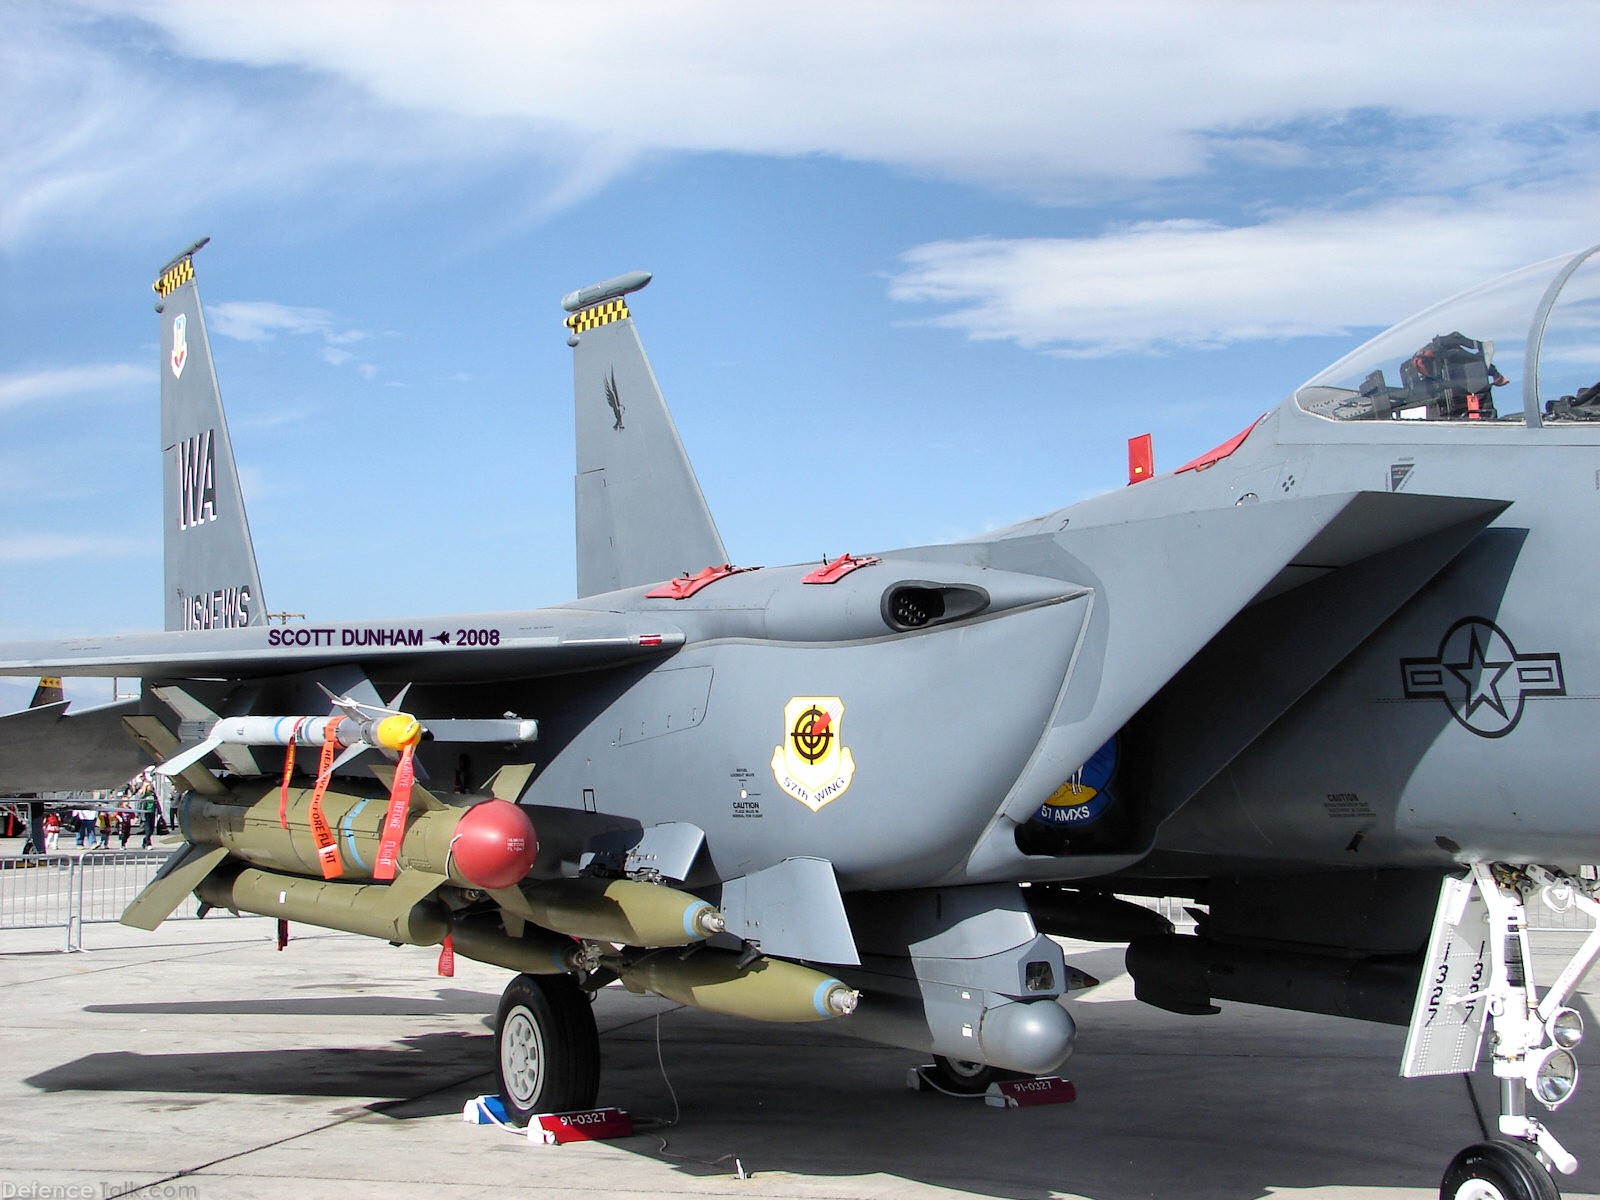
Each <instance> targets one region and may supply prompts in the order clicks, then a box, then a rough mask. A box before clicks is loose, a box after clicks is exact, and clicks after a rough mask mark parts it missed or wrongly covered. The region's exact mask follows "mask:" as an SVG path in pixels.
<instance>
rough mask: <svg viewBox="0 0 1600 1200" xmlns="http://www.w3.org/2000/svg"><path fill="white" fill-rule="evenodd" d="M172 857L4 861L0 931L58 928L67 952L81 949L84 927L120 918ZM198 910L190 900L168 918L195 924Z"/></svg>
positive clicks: (102, 854) (108, 853)
mask: <svg viewBox="0 0 1600 1200" xmlns="http://www.w3.org/2000/svg"><path fill="white" fill-rule="evenodd" d="M171 853H172V851H169V850H85V851H83V852H82V853H73V854H37V855H34V854H30V855H27V856H26V857H14V858H0V929H60V930H61V931H62V937H63V945H62V947H61V948H62V949H63V950H82V949H83V927H84V926H85V925H95V924H106V923H110V922H114V921H117V920H119V919H121V917H122V913H123V910H124V909H126V908H127V907H128V905H129V904H131V903H133V898H134V897H135V896H137V895H138V894H139V893H140V892H141V891H142V890H144V886H145V884H147V883H149V882H150V880H151V879H153V878H154V877H155V874H156V872H157V871H159V870H160V869H161V865H162V864H163V863H164V862H166V861H167V858H168V857H169V855H170V854H171ZM199 907H200V902H199V901H198V900H196V899H195V898H194V897H192V896H191V897H189V898H188V899H187V900H185V901H184V902H183V903H182V904H180V905H179V906H178V910H177V911H176V912H174V913H173V914H172V916H171V917H170V918H169V919H170V920H193V919H194V918H195V917H197V916H199V915H200V914H199ZM217 915H219V916H220V915H227V914H217Z"/></svg>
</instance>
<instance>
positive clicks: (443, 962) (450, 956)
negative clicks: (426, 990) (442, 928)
mask: <svg viewBox="0 0 1600 1200" xmlns="http://www.w3.org/2000/svg"><path fill="white" fill-rule="evenodd" d="M455 973H456V944H455V942H454V941H452V940H451V938H450V935H449V934H448V933H447V934H445V935H444V945H442V946H440V947H439V974H441V975H444V976H446V977H450V976H453V975H455Z"/></svg>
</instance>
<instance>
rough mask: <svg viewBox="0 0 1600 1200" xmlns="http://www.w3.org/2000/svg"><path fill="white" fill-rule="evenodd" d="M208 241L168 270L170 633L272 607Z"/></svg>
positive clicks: (159, 281) (162, 304)
mask: <svg viewBox="0 0 1600 1200" xmlns="http://www.w3.org/2000/svg"><path fill="white" fill-rule="evenodd" d="M210 240H211V239H210V238H202V239H201V240H200V241H198V242H196V243H195V244H194V245H192V246H190V247H189V248H188V249H187V250H185V251H184V252H183V253H181V254H179V255H178V256H177V257H176V258H174V259H173V260H172V261H171V262H169V263H167V265H166V266H164V267H162V268H161V271H160V273H159V274H158V275H157V276H156V281H155V283H154V284H152V285H151V286H152V288H153V290H154V291H155V293H156V295H158V296H159V297H160V298H161V299H160V301H159V302H158V303H157V304H156V312H157V313H159V314H160V316H161V361H160V371H161V489H162V504H161V510H162V549H163V555H164V559H165V580H164V586H165V599H164V602H163V606H162V607H163V613H164V616H165V620H166V628H168V629H182V630H188V629H227V628H238V627H242V626H246V625H261V624H265V622H266V611H267V610H266V602H265V600H264V599H263V597H262V594H261V576H260V573H259V572H258V570H257V568H256V553H255V546H254V544H253V543H252V541H251V539H250V524H249V521H248V520H247V519H246V517H245V510H244V494H243V492H242V491H241V489H240V486H239V473H238V469H237V467H236V466H235V464H234V458H233V442H232V440H231V439H230V438H229V436H228V423H227V419H226V417H225V416H224V414H223V410H222V394H221V391H220V390H219V389H218V387H217V376H216V371H215V369H214V367H213V365H212V361H211V343H210V340H209V339H208V338H207V336H206V327H205V317H204V315H203V313H202V312H201V307H200V293H199V291H198V289H197V287H196V284H195V275H194V255H195V253H196V252H197V251H198V250H200V248H201V247H203V246H204V245H205V244H206V243H207V242H209V241H210Z"/></svg>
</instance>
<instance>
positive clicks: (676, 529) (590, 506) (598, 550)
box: [562, 271, 728, 596]
mask: <svg viewBox="0 0 1600 1200" xmlns="http://www.w3.org/2000/svg"><path fill="white" fill-rule="evenodd" d="M649 282H650V276H649V275H648V274H646V273H645V272H643V271H635V272H633V273H631V274H628V275H622V276H618V277H617V278H616V279H612V280H607V281H606V282H605V283H598V284H595V285H594V286H592V287H587V288H583V289H582V290H580V291H577V292H572V293H570V294H569V295H568V296H567V297H566V298H565V299H563V301H562V305H563V307H565V308H566V309H567V310H568V311H569V312H571V313H572V315H571V316H569V317H568V318H567V327H568V328H569V329H570V330H571V331H572V337H571V338H570V339H569V344H570V345H572V346H573V347H574V351H573V387H574V400H575V406H576V424H577V449H578V473H577V480H576V490H577V525H578V594H579V595H580V596H593V595H596V594H598V593H600V592H609V591H613V590H615V589H617V588H625V587H634V586H637V585H639V584H644V583H656V582H659V581H661V580H664V579H670V578H672V577H673V576H675V575H681V574H683V573H685V572H689V571H697V570H699V569H700V568H702V567H705V566H709V565H712V564H719V563H723V562H726V561H727V557H728V556H727V551H726V550H724V549H723V547H722V538H721V536H720V535H719V534H718V533H717V527H716V523H715V522H714V521H713V520H712V519H711V512H710V510H709V509H708V508H707V507H706V501H705V496H704V495H702V494H701V491H700V482H699V480H697V479H696V478H695V474H694V468H693V467H692V466H691V465H690V463H689V457H688V455H687V454H685V453H684V450H683V443H682V442H681V441H679V439H678V431H677V429H676V427H675V426H674V425H673V423H672V415H671V414H670V413H669V412H668V411H667V405H666V401H665V400H663V399H662V396H661V389H660V387H659V386H658V385H657V384H656V377H655V373H654V372H653V371H651V369H650V363H649V360H648V359H646V358H645V355H644V347H643V346H642V345H641V344H640V342H639V335H638V333H637V332H636V331H635V330H634V326H633V319H632V317H631V316H630V315H629V312H628V304H627V300H626V299H625V297H626V296H627V294H628V293H629V292H634V291H637V290H638V289H639V288H642V287H643V286H644V285H645V284H647V283H649Z"/></svg>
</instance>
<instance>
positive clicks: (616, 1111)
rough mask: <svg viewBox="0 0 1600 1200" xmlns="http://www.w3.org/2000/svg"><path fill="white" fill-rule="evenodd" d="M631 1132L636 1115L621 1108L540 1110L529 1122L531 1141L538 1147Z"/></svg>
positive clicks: (602, 1138)
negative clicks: (558, 1111)
mask: <svg viewBox="0 0 1600 1200" xmlns="http://www.w3.org/2000/svg"><path fill="white" fill-rule="evenodd" d="M632 1135H633V1118H632V1117H630V1116H628V1114H627V1113H625V1112H623V1111H622V1109H620V1108H588V1109H584V1110H583V1111H581V1112H565V1113H538V1114H537V1115H535V1116H534V1118H533V1119H532V1120H531V1121H529V1122H528V1141H529V1142H531V1143H532V1144H534V1145H535V1146H560V1145H563V1144H565V1143H567V1142H603V1141H605V1140H606V1139H607V1138H619V1137H631V1136H632Z"/></svg>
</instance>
